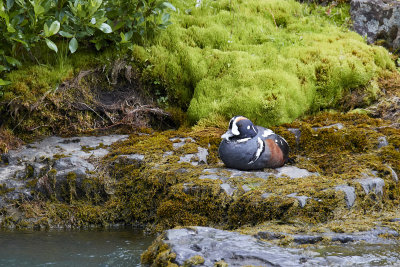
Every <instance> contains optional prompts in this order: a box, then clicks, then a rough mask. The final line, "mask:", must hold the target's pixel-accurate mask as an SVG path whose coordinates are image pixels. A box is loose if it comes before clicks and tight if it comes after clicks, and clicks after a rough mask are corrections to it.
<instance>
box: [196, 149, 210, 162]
mask: <svg viewBox="0 0 400 267" xmlns="http://www.w3.org/2000/svg"><path fill="white" fill-rule="evenodd" d="M197 150H198V151H199V152H198V153H197V157H198V159H199V164H207V156H208V149H207V148H203V147H198V148H197Z"/></svg>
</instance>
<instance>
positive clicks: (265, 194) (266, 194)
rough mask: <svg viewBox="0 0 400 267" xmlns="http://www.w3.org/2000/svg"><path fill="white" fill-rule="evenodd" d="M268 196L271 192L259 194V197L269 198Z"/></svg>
mask: <svg viewBox="0 0 400 267" xmlns="http://www.w3.org/2000/svg"><path fill="white" fill-rule="evenodd" d="M270 196H272V193H268V192H267V193H263V194H262V195H261V197H262V198H269V197H270Z"/></svg>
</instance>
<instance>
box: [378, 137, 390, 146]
mask: <svg viewBox="0 0 400 267" xmlns="http://www.w3.org/2000/svg"><path fill="white" fill-rule="evenodd" d="M388 145H389V142H388V140H387V139H386V136H380V137H378V148H382V147H385V146H388Z"/></svg>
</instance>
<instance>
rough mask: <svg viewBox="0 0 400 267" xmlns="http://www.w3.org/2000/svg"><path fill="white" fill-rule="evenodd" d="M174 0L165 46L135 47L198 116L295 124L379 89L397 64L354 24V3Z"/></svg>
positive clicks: (177, 100)
mask: <svg viewBox="0 0 400 267" xmlns="http://www.w3.org/2000/svg"><path fill="white" fill-rule="evenodd" d="M172 4H173V5H174V6H176V7H177V12H176V13H175V14H174V16H173V17H172V21H173V25H171V26H170V27H169V28H168V29H167V30H166V31H165V32H162V33H161V34H160V36H159V38H158V40H157V41H158V43H156V44H155V45H153V46H151V47H150V48H147V49H143V48H140V47H136V48H135V49H133V51H134V56H135V57H136V58H137V59H138V60H139V61H141V62H144V64H145V65H146V71H147V72H148V74H149V75H152V76H154V78H155V79H157V80H161V81H163V82H164V84H165V86H166V87H167V93H168V99H169V100H170V104H171V105H177V106H179V107H181V108H183V109H184V110H186V109H187V111H188V115H189V118H190V119H191V121H192V122H197V121H199V120H201V119H207V120H209V121H210V118H211V121H212V118H218V119H220V117H221V115H222V116H224V117H225V118H226V119H228V118H230V117H231V116H233V115H237V114H241V115H244V116H248V117H249V118H251V119H253V120H254V121H255V122H256V123H259V124H264V125H268V124H269V125H271V124H280V123H284V122H289V121H291V120H293V119H295V118H297V117H299V116H301V115H303V114H305V113H311V112H315V111H318V110H320V109H325V108H335V107H337V105H338V103H339V100H340V99H341V98H342V96H343V95H344V93H346V92H347V91H351V90H354V89H358V88H371V84H375V82H374V79H376V77H377V76H378V75H379V74H380V73H381V72H382V71H383V70H386V69H389V70H393V69H394V64H393V62H392V60H391V58H390V55H389V53H388V52H386V51H385V50H384V49H383V48H381V47H375V46H369V45H367V44H366V42H365V40H363V38H362V37H361V36H359V35H357V34H356V33H354V32H351V31H350V30H348V24H349V21H350V18H349V14H348V9H349V7H348V5H347V6H340V7H333V6H329V7H320V6H315V5H306V4H300V3H298V2H296V1H294V0H270V1H266V0H262V1H260V0H248V1H242V0H231V1H229V0H223V1H210V0H203V1H202V4H201V6H200V7H195V4H196V3H195V1H190V2H188V1H181V0H175V1H172ZM375 92H376V90H375Z"/></svg>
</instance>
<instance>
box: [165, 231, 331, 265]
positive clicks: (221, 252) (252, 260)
mask: <svg viewBox="0 0 400 267" xmlns="http://www.w3.org/2000/svg"><path fill="white" fill-rule="evenodd" d="M164 242H165V243H166V244H168V245H169V246H170V247H171V251H172V252H173V253H175V254H176V258H175V262H176V263H177V264H178V265H184V264H185V263H186V261H188V260H189V259H190V258H192V257H194V256H201V257H202V258H203V259H204V263H203V264H202V265H199V266H213V265H214V264H215V263H217V262H221V261H223V262H225V263H226V264H228V266H245V265H253V266H302V265H304V264H305V263H306V262H308V263H309V264H310V263H311V262H314V263H317V262H320V263H321V261H316V262H315V261H313V260H312V258H311V257H309V256H307V255H305V254H302V253H301V252H302V251H301V250H298V249H287V248H281V247H279V246H275V245H271V244H269V243H267V242H259V241H258V240H257V239H256V238H254V237H252V236H248V235H241V234H239V233H235V232H228V231H222V230H218V229H214V228H208V227H193V228H186V229H173V230H168V231H167V232H166V238H165V241H164ZM323 262H324V261H323Z"/></svg>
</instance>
